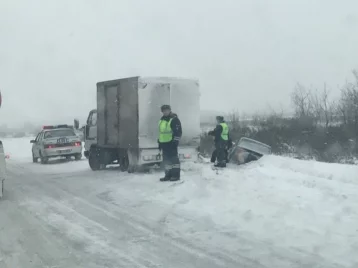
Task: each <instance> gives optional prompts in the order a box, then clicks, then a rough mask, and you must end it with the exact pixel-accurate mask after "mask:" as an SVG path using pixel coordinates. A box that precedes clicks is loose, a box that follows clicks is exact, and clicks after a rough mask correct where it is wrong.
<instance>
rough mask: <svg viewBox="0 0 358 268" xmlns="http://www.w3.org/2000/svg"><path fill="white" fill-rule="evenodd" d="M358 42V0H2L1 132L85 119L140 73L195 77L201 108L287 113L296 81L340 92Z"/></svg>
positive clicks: (357, 57) (354, 64)
mask: <svg viewBox="0 0 358 268" xmlns="http://www.w3.org/2000/svg"><path fill="white" fill-rule="evenodd" d="M357 33H358V1H357V0H342V1H337V0H316V1H315V0H246V1H242V0H232V1H231V0H221V1H215V0H212V1H210V0H191V1H190V0H178V1H176V0H142V1H139V0H113V1H112V0H105V1H104V0H96V1H95V0H58V1H54V0H53V1H50V0H31V1H29V0H23V1H17V0H0V90H1V91H2V94H3V107H2V109H1V110H0V124H1V123H9V124H10V123H11V122H13V123H20V122H23V121H26V120H30V121H32V120H35V121H37V122H42V121H43V122H45V121H46V123H49V122H50V121H51V120H56V121H61V120H65V119H69V118H73V117H74V116H75V117H79V118H81V119H84V118H86V116H87V114H88V112H89V110H90V109H92V108H95V99H96V94H95V90H96V89H95V83H96V82H98V81H103V80H108V79H116V78H120V77H126V76H135V75H142V76H148V75H153V76H156V75H159V76H184V77H187V76H188V77H197V78H198V79H200V83H201V91H202V99H201V107H202V109H208V110H223V111H229V110H233V109H236V110H238V111H246V112H248V113H252V112H255V111H257V110H263V109H266V108H267V107H268V105H270V106H272V107H274V108H277V107H280V104H282V105H283V107H284V108H286V109H289V107H290V99H289V97H290V92H291V90H292V88H293V87H294V85H295V84H296V82H301V83H303V84H306V85H313V86H317V87H321V86H322V85H323V82H327V84H328V85H329V86H330V87H332V89H333V90H334V91H335V93H336V94H337V93H338V85H339V84H340V85H342V84H343V83H344V81H345V80H346V79H350V78H351V75H350V72H351V70H352V69H353V68H358V34H357ZM82 123H83V122H82Z"/></svg>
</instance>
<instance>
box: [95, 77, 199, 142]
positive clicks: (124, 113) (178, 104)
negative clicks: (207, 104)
mask: <svg viewBox="0 0 358 268" xmlns="http://www.w3.org/2000/svg"><path fill="white" fill-rule="evenodd" d="M163 104H170V105H171V106H172V111H173V112H174V113H177V115H178V117H179V119H180V120H181V122H182V128H183V137H182V140H181V142H180V145H181V146H190V147H192V146H198V145H199V142H200V92H199V83H198V81H196V80H194V79H182V78H167V77H131V78H125V79H119V80H112V81H105V82H99V83H97V113H98V114H97V120H98V121H97V126H98V127H97V142H98V145H100V146H102V147H118V148H128V149H130V148H157V147H158V144H157V138H158V122H159V119H160V117H161V116H162V115H161V111H160V107H161V106H162V105H163Z"/></svg>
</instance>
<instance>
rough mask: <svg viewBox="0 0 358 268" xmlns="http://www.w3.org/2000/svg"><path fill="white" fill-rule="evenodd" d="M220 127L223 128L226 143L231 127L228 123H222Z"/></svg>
mask: <svg viewBox="0 0 358 268" xmlns="http://www.w3.org/2000/svg"><path fill="white" fill-rule="evenodd" d="M220 126H222V128H223V131H222V132H221V138H222V139H223V140H224V141H227V140H229V127H228V125H227V124H226V123H220Z"/></svg>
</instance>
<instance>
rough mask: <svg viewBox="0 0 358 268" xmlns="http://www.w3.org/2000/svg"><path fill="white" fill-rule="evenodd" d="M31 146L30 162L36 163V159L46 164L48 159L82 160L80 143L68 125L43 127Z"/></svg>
mask: <svg viewBox="0 0 358 268" xmlns="http://www.w3.org/2000/svg"><path fill="white" fill-rule="evenodd" d="M30 142H31V143H32V144H33V145H32V160H33V162H34V163H37V161H38V159H40V160H41V163H42V164H46V163H47V162H48V160H49V159H50V158H54V157H66V158H67V159H71V157H75V159H76V160H80V159H81V158H82V142H81V139H80V138H79V137H78V136H77V135H76V133H75V131H74V128H73V127H72V126H68V125H57V126H44V127H43V129H42V131H41V132H40V133H38V134H37V137H36V139H35V140H31V141H30Z"/></svg>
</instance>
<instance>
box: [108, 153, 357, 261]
mask: <svg viewBox="0 0 358 268" xmlns="http://www.w3.org/2000/svg"><path fill="white" fill-rule="evenodd" d="M185 169H186V171H184V175H183V178H185V183H184V184H179V185H177V186H174V187H170V186H168V185H169V184H165V183H164V184H163V183H158V181H157V180H158V178H157V177H155V176H153V175H141V176H136V177H131V178H130V179H128V180H125V181H122V182H121V185H120V186H117V187H116V186H114V185H111V186H110V187H109V188H108V190H107V191H108V192H107V194H108V195H109V196H110V200H118V201H117V202H118V203H119V202H122V203H123V199H125V202H126V204H127V205H128V206H133V207H135V208H136V210H140V212H141V215H142V216H143V217H146V219H147V220H148V221H154V222H158V221H163V219H165V221H166V222H169V223H170V224H169V225H172V228H173V230H172V231H173V232H177V233H178V235H183V234H191V235H194V234H195V239H196V241H197V242H198V241H199V240H200V239H203V243H207V242H205V241H208V239H209V240H210V237H205V234H206V235H208V236H209V235H210V236H211V235H212V231H213V230H214V231H215V232H220V233H229V234H230V236H237V237H239V238H238V239H239V240H240V239H242V237H247V238H248V240H249V241H260V243H263V244H264V245H265V247H266V248H265V249H263V248H261V249H260V250H259V249H252V252H250V256H252V257H258V258H260V259H262V256H263V255H264V254H266V255H267V260H270V257H269V254H271V253H270V251H271V250H273V249H277V251H279V252H281V253H282V254H283V255H285V254H293V253H292V252H294V253H295V254H302V256H306V257H307V256H308V255H311V254H313V255H314V256H316V257H317V258H319V257H321V258H323V259H325V260H327V261H328V262H329V263H331V264H333V263H337V264H339V265H344V266H346V265H347V267H349V265H353V264H358V256H357V255H356V254H355V252H356V250H357V249H358V238H357V232H358V227H357V222H358V185H357V184H358V167H357V166H349V165H341V164H326V163H318V162H314V161H301V160H295V159H288V158H284V157H277V156H267V157H264V158H262V159H261V160H260V161H258V162H255V163H252V164H249V165H246V166H241V167H237V166H235V167H230V168H229V169H227V170H225V171H223V172H222V173H221V174H219V175H218V174H216V173H215V172H214V171H213V170H211V168H210V167H209V166H207V165H195V164H192V165H191V166H190V167H188V166H187V167H186V168H185ZM113 189H116V190H113ZM129 189H131V190H129ZM178 215H180V216H178ZM195 222H197V223H201V225H196V226H195ZM203 222H205V223H206V224H205V225H204V226H202V223H203ZM209 229H210V230H211V231H210V232H209V231H208V230H209ZM198 230H202V232H201V233H200V232H199V231H198ZM199 234H200V235H199ZM203 237H205V239H204V238H203ZM239 244H240V241H238V245H239ZM219 246H220V245H218V247H219ZM233 251H235V248H233ZM265 252H266V253H265ZM256 255H260V256H256ZM271 259H272V258H271ZM272 265H274V264H273V263H272ZM268 267H269V266H268ZM272 267H273V266H272ZM276 267H277V266H276Z"/></svg>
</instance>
